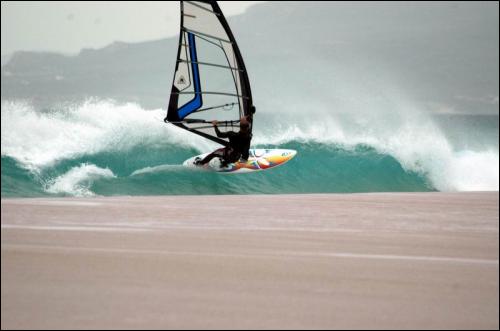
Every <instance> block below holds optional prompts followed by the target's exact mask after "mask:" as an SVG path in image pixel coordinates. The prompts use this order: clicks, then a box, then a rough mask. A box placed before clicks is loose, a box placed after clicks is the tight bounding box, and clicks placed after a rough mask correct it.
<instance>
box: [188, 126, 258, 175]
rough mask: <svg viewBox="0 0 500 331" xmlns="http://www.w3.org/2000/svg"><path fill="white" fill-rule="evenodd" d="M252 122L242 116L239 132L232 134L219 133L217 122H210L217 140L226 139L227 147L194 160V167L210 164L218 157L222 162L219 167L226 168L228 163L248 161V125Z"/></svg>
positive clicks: (249, 138)
mask: <svg viewBox="0 0 500 331" xmlns="http://www.w3.org/2000/svg"><path fill="white" fill-rule="evenodd" d="M251 121H252V116H244V117H242V118H241V119H240V131H239V132H234V131H229V132H221V131H220V130H219V128H218V127H217V124H218V122H217V121H212V125H213V126H214V129H215V133H216V134H217V137H219V138H228V139H229V145H228V146H226V147H223V148H219V149H217V150H215V151H213V152H212V153H210V154H208V155H207V156H205V158H203V159H202V160H196V161H195V164H196V165H204V164H207V163H208V162H210V161H211V160H212V159H213V158H215V157H219V158H220V159H221V161H222V163H221V167H226V166H227V165H228V164H229V163H233V162H236V161H238V160H240V159H242V160H243V161H246V160H248V151H249V149H250V141H251V140H252V134H251V131H250V125H251Z"/></svg>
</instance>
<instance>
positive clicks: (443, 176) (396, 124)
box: [1, 100, 499, 197]
mask: <svg viewBox="0 0 500 331" xmlns="http://www.w3.org/2000/svg"><path fill="white" fill-rule="evenodd" d="M298 113H299V112H293V111H292V112H289V113H288V114H285V113H279V114H276V115H273V116H271V115H269V114H267V113H266V112H265V111H262V113H260V112H259V116H256V119H255V121H256V122H255V130H254V140H253V145H254V146H256V147H270V148H291V149H296V150H297V151H298V155H297V157H296V158H295V159H294V160H292V161H290V162H289V163H288V164H287V165H286V166H283V167H279V168H277V169H274V170H269V171H265V172H260V173H255V174H247V175H238V176H220V175H218V174H214V173H206V172H196V171H195V172H193V171H190V170H187V169H185V168H183V167H182V166H180V165H181V164H182V162H183V161H184V160H185V159H187V158H189V157H191V156H193V155H196V154H200V153H202V152H207V151H210V150H212V149H214V148H216V147H217V146H216V145H215V144H213V143H211V142H207V141H206V140H204V139H202V138H200V137H198V136H196V135H192V134H189V133H188V132H185V131H184V130H180V129H178V128H176V127H174V126H171V125H165V124H164V123H163V117H164V115H165V111H164V110H161V109H158V110H144V109H142V108H141V107H139V106H138V105H136V104H130V103H128V104H117V103H115V102H113V101H102V100H89V101H87V102H85V103H83V104H70V105H64V104H62V105H60V106H59V107H53V108H51V109H35V108H34V107H33V106H32V105H31V104H30V103H27V102H23V101H2V120H1V123H2V124H1V150H2V196H4V197H12V196H43V195H72V196H91V195H96V194H97V195H148V194H238V193H244V194H246V193H305V192H382V191H383V192H387V191H429V190H439V191H469V190H481V191H483V190H498V182H499V178H498V177H499V176H498V174H499V157H498V140H496V141H494V139H490V140H486V143H485V142H484V141H482V142H481V143H474V141H472V140H473V139H472V138H471V141H468V142H466V143H464V142H463V141H461V142H460V143H458V142H457V141H455V140H454V139H452V138H450V137H452V136H453V135H450V134H449V132H447V130H446V128H443V125H442V123H440V122H439V120H436V119H435V118H433V117H431V116H428V115H425V114H421V113H420V112H418V111H407V112H392V113H388V112H374V114H375V115H370V114H367V113H363V114H362V116H353V115H352V114H356V112H354V111H353V112H350V113H347V112H346V113H329V112H327V111H325V110H324V107H323V112H318V113H315V115H316V116H308V117H304V116H300V115H296V114H298ZM469 120H473V116H470V119H469ZM477 121H480V122H481V121H483V122H485V125H487V124H488V123H489V122H491V121H484V120H481V119H478V120H477ZM445 122H446V121H445ZM486 122H488V123H486ZM481 123H482V122H481ZM496 123H497V125H496V127H492V128H491V127H490V128H489V129H488V130H490V131H493V134H492V136H493V137H496V138H497V139H498V117H497V118H496ZM490 124H491V123H490ZM476 125H477V123H476ZM463 130H464V131H467V129H466V127H464V128H463ZM495 132H496V135H495ZM465 133H466V132H464V134H465ZM474 139H476V138H474Z"/></svg>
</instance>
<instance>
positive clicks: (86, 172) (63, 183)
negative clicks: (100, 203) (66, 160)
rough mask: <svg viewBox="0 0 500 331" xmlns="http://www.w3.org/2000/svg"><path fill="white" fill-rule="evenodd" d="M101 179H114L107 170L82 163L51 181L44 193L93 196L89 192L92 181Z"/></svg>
mask: <svg viewBox="0 0 500 331" xmlns="http://www.w3.org/2000/svg"><path fill="white" fill-rule="evenodd" d="M103 178H116V176H115V174H113V172H112V171H111V170H109V169H108V168H106V169H103V168H99V167H98V166H96V165H94V164H88V163H82V164H81V165H80V166H78V167H74V168H72V169H71V170H69V171H68V172H66V173H65V174H63V175H61V176H59V177H56V178H54V179H52V180H51V181H50V182H49V183H48V184H47V187H46V189H45V190H46V192H48V193H52V194H67V195H71V196H76V197H88V196H94V195H95V193H94V192H92V191H91V190H90V188H91V186H92V184H93V183H94V181H96V180H99V179H103Z"/></svg>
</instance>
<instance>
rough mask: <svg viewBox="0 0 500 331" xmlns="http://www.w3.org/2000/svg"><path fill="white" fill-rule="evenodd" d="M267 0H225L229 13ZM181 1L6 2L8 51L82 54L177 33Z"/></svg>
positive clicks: (4, 49) (5, 44)
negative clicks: (113, 44) (108, 46)
mask: <svg viewBox="0 0 500 331" xmlns="http://www.w3.org/2000/svg"><path fill="white" fill-rule="evenodd" d="M258 2H261V1H219V5H220V7H221V8H222V10H223V12H224V14H225V15H226V16H231V15H236V14H240V13H242V12H244V11H245V10H246V9H247V8H248V7H250V6H251V5H253V4H255V3H258ZM178 30H179V1H140V2H139V1H129V2H114V1H99V2H98V1H96V2H86V1H40V2H38V1H2V55H6V54H10V53H12V52H14V51H18V50H28V51H55V52H62V53H72V54H74V53H77V52H79V51H80V49H82V48H89V47H90V48H99V47H103V46H106V45H108V44H110V43H111V42H113V41H117V40H118V41H126V42H138V41H145V40H154V39H160V38H164V37H167V36H173V35H175V34H177V33H178Z"/></svg>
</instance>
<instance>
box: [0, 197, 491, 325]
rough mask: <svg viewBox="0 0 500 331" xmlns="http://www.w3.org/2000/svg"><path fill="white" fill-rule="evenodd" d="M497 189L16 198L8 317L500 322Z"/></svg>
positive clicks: (124, 321) (7, 208)
mask: <svg viewBox="0 0 500 331" xmlns="http://www.w3.org/2000/svg"><path fill="white" fill-rule="evenodd" d="M498 215H499V200H498V192H491V193H401V194H399V193H387V194H382V193H377V194H338V195H337V194H311V195H251V196H234V195H232V196H162V197H107V198H102V197H99V198H50V199H49V198H40V199H2V202H1V216H2V218H1V226H2V234H1V238H2V239H1V251H2V256H1V258H2V259H1V269H2V271H1V272H2V278H1V279H2V280H1V283H2V284H1V286H2V297H1V299H2V300H1V327H2V329H32V328H43V329H52V328H54V329H66V328H67V329H74V328H80V329H85V328H91V329H98V328H105V329H109V328H115V329H116V328H142V329H160V328H161V329H187V328H211V329H216V328H222V329H228V328H236V329H242V328H246V329H251V328H280V329H284V328H307V329H316V328H317V329H330V328H370V329H372V328H376V329H385V328H387V329H409V328H413V329H419V328H452V329H463V328H466V329H476V328H477V329H498V327H499V313H498V311H499V286H498V283H499V262H498V261H499V232H498V230H499V220H498V217H499V216H498Z"/></svg>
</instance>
